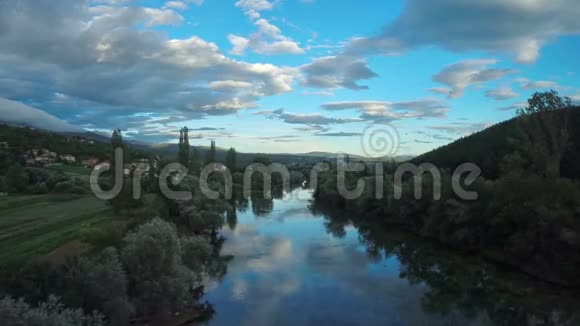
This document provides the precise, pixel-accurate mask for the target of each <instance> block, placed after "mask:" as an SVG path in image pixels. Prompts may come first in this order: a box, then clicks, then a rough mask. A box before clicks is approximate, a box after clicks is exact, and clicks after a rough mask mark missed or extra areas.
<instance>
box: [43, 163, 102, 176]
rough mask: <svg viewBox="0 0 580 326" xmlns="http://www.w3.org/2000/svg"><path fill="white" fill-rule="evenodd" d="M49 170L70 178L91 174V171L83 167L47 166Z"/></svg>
mask: <svg viewBox="0 0 580 326" xmlns="http://www.w3.org/2000/svg"><path fill="white" fill-rule="evenodd" d="M45 168H46V169H48V170H53V171H59V172H62V173H64V175H68V176H79V175H89V174H91V169H87V168H85V167H82V166H74V165H65V164H62V165H47V166H45Z"/></svg>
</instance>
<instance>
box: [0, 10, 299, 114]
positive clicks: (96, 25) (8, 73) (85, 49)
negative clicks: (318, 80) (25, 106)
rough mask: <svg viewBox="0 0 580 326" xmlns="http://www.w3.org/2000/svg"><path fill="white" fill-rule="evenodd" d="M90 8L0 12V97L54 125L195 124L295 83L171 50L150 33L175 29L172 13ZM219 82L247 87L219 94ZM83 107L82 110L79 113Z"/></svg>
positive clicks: (193, 45)
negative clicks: (159, 117)
mask: <svg viewBox="0 0 580 326" xmlns="http://www.w3.org/2000/svg"><path fill="white" fill-rule="evenodd" d="M93 3H94V2H91V1H88V0H63V1H54V2H46V1H41V2H38V1H32V0H21V1H18V2H13V1H4V2H0V22H1V23H0V96H4V97H6V98H10V99H14V100H22V99H28V100H30V101H32V102H34V103H36V104H38V105H37V106H38V107H41V108H42V109H43V110H47V111H49V112H51V113H53V112H59V115H61V113H65V111H67V110H68V114H69V115H70V117H71V119H73V118H74V119H82V117H79V115H84V114H88V113H89V112H90V114H95V115H98V114H100V116H107V115H109V116H116V115H128V114H138V113H143V112H154V113H160V112H163V113H164V114H171V115H172V116H174V117H183V118H184V119H199V118H203V117H205V116H208V115H222V114H233V113H235V112H237V111H238V110H241V109H245V108H250V107H254V106H255V103H256V102H257V100H259V99H260V98H261V97H263V96H271V95H276V94H280V93H285V92H289V91H291V90H292V83H293V81H294V80H295V78H296V77H297V76H298V74H299V72H298V70H297V69H295V68H289V67H279V66H275V65H271V64H254V63H246V62H242V61H236V60H232V59H230V58H227V57H226V56H225V55H224V54H223V53H221V52H220V50H219V49H218V47H217V46H216V45H215V44H213V43H210V42H206V41H204V40H203V39H201V38H198V37H195V36H193V37H190V38H188V39H173V40H170V39H169V38H168V37H167V36H166V35H165V34H164V33H161V32H158V31H156V30H154V29H152V28H150V27H151V26H156V25H163V24H178V23H179V22H180V21H181V20H182V18H180V17H181V16H180V15H179V14H178V13H177V12H175V11H172V10H169V9H153V8H142V7H138V6H127V7H125V6H123V3H122V2H117V1H115V2H114V3H112V2H111V1H107V2H101V4H100V5H98V6H95V5H92V4H93ZM16 4H17V5H16ZM224 81H236V82H237V83H238V84H237V85H238V86H239V85H242V84H244V85H251V87H238V88H235V87H234V88H235V89H232V88H231V87H230V89H228V90H227V91H226V90H224V87H226V88H227V86H228V85H226V84H227V83H224ZM220 82H221V84H220ZM212 85H213V87H214V88H215V87H216V86H217V87H218V88H220V87H221V88H220V89H218V90H217V91H215V89H212V88H211V86H212ZM232 85H233V84H231V83H230V85H229V86H232ZM56 93H58V94H62V95H63V97H62V99H61V100H60V102H59V103H58V105H55V104H54V103H52V101H53V97H54V94H56ZM87 103H88V106H89V107H90V108H91V109H90V110H88V109H87V110H83V111H82V112H79V111H78V107H79V106H80V105H83V107H85V106H84V105H85V104H87ZM67 119H68V118H67Z"/></svg>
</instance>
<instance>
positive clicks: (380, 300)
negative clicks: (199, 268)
mask: <svg viewBox="0 0 580 326" xmlns="http://www.w3.org/2000/svg"><path fill="white" fill-rule="evenodd" d="M228 225H229V226H226V227H225V228H224V231H223V235H224V237H225V238H226V241H225V243H224V246H223V249H222V254H223V255H232V256H233V257H234V258H233V259H232V261H231V262H230V263H229V265H228V271H227V273H226V274H225V276H224V277H223V278H222V279H221V280H219V281H214V282H212V283H210V284H209V285H208V286H207V289H206V290H207V294H206V296H205V298H204V300H208V301H209V302H211V304H212V305H213V306H214V308H215V310H216V315H215V316H214V318H213V319H212V320H211V321H209V322H208V324H209V325H212V326H215V325H228V326H230V325H254V326H255V325H500V324H501V325H504V324H505V325H525V324H530V325H532V324H535V325H566V324H568V323H570V320H573V322H577V321H578V320H579V319H577V316H576V315H575V311H579V309H577V308H578V306H576V305H575V304H576V303H575V302H576V301H573V300H568V296H566V297H565V298H564V299H562V296H561V291H560V290H554V289H552V288H550V287H547V286H545V285H544V284H538V283H537V282H534V281H530V280H527V279H526V278H525V277H523V276H522V275H520V274H517V273H516V274H511V273H509V272H505V271H502V270H501V269H498V268H496V267H493V266H489V265H487V264H485V263H484V262H481V261H479V260H478V259H475V258H466V257H459V256H457V255H455V254H453V253H449V252H446V251H445V250H443V249H438V248H436V246H435V245H433V244H429V243H425V242H424V241H421V240H418V239H416V238H413V237H410V236H406V235H401V234H398V233H396V232H385V231H383V230H377V229H376V228H375V227H373V226H369V225H368V224H365V223H364V222H361V221H360V220H359V221H357V219H352V218H349V217H344V216H342V217H334V216H333V215H332V214H329V213H327V212H325V211H324V210H320V209H316V208H313V207H312V202H311V195H310V193H309V192H308V191H306V190H297V191H294V192H292V193H290V194H287V195H285V196H284V198H281V199H275V200H273V201H256V200H255V201H253V202H250V203H249V205H247V206H246V207H242V208H241V209H240V210H239V211H238V214H237V220H235V221H232V220H230V221H229V223H228ZM498 275H501V276H498ZM530 298H533V300H530ZM536 322H538V323H536ZM570 325H572V324H570ZM574 325H580V323H575V324H574Z"/></svg>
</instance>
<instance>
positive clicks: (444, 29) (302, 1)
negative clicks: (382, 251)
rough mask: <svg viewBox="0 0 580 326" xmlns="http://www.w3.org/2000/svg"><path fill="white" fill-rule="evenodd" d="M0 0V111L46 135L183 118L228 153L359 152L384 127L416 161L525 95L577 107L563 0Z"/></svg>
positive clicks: (150, 133)
mask: <svg viewBox="0 0 580 326" xmlns="http://www.w3.org/2000/svg"><path fill="white" fill-rule="evenodd" d="M0 6H1V7H2V8H0V100H1V101H0V105H3V107H2V108H0V112H1V113H2V115H3V116H4V117H2V118H3V119H4V120H13V121H18V120H19V119H20V120H28V121H29V122H31V121H37V123H39V122H38V121H47V120H46V113H48V114H50V115H53V116H55V117H56V118H57V119H50V121H53V120H58V119H60V120H59V121H61V123H60V124H59V123H57V122H54V121H53V122H54V123H51V124H50V126H49V127H50V128H52V129H71V128H72V129H74V128H85V129H89V130H94V131H98V132H105V133H109V131H110V130H112V129H113V128H121V129H122V130H124V131H125V136H126V137H127V138H128V139H135V140H142V141H148V142H165V141H176V140H177V137H178V135H179V134H178V130H179V128H180V127H182V126H188V127H189V128H190V129H192V132H191V133H190V134H191V135H192V138H194V139H192V141H191V142H192V143H193V144H202V145H205V144H207V143H209V140H210V139H214V140H216V142H217V144H218V146H220V147H236V148H237V149H238V151H243V152H292V153H301V152H310V151H329V152H349V153H355V154H364V150H363V148H362V146H361V138H362V136H361V134H362V133H364V130H366V129H367V128H368V127H369V126H371V125H375V124H379V125H388V126H389V127H388V130H391V131H392V130H393V128H394V129H396V130H397V131H398V136H399V137H398V140H399V142H400V144H399V145H400V146H399V147H398V151H397V152H396V153H390V154H397V155H407V154H411V155H416V154H420V153H422V152H425V151H428V150H431V149H433V148H436V147H439V146H441V145H444V144H446V143H448V142H450V141H452V140H454V139H457V138H459V137H462V136H465V135H468V134H470V133H472V132H475V131H477V130H481V129H483V128H485V127H486V126H489V125H491V124H494V123H496V122H499V121H502V120H505V119H509V118H511V117H513V116H514V114H515V109H516V108H517V107H520V106H521V105H523V104H522V103H524V102H525V100H526V98H528V97H529V96H530V95H531V94H532V93H533V92H535V91H542V90H546V89H556V90H558V91H559V92H560V94H562V95H566V96H569V97H571V98H572V99H573V100H574V101H580V82H579V78H578V75H577V74H578V73H579V69H578V68H579V65H580V63H579V62H578V60H577V53H578V51H579V50H580V38H579V37H578V34H579V33H580V22H579V20H578V19H577V17H579V16H580V5H578V4H577V3H576V1H575V0H557V1H548V0H502V1H500V0H473V1H457V0H436V1H429V2H426V1H422V0H393V1H384V0H381V1H379V0H360V1H349V0H346V1H331V0H240V1H237V0H232V1H226V0H205V1H204V0H184V1H160V0H142V1H139V0H92V1H91V0H80V1H79V0H60V1H53V2H45V3H39V2H37V1H33V0H21V1H19V2H16V1H11V2H4V3H2V4H0ZM20 104H24V105H25V106H23V105H20ZM23 108H28V109H23ZM35 109H36V110H35ZM26 110H28V111H26ZM31 123H32V122H31ZM40 123H42V122H40Z"/></svg>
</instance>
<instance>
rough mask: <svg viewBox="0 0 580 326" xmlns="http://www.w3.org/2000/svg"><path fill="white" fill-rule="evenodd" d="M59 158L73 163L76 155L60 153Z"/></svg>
mask: <svg viewBox="0 0 580 326" xmlns="http://www.w3.org/2000/svg"><path fill="white" fill-rule="evenodd" d="M60 160H61V161H63V162H66V163H75V162H76V161H77V159H76V157H74V156H73V155H70V154H65V155H61V156H60Z"/></svg>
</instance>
